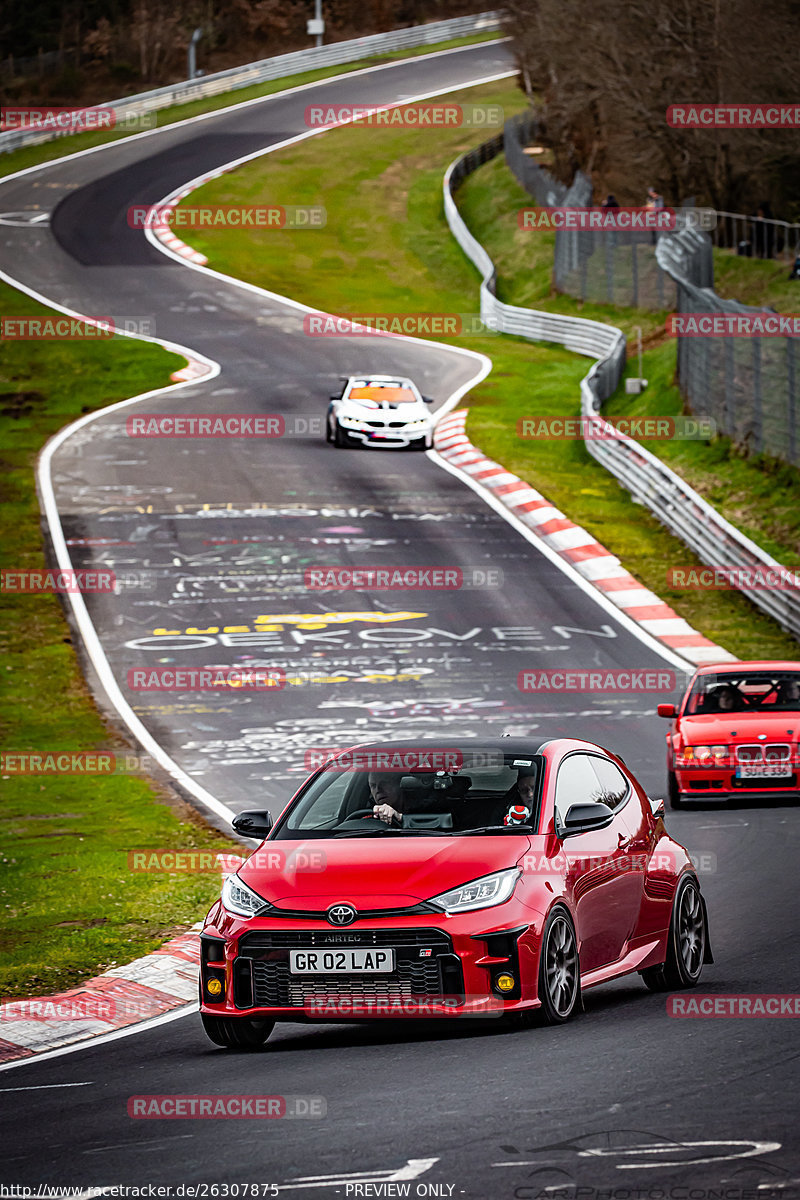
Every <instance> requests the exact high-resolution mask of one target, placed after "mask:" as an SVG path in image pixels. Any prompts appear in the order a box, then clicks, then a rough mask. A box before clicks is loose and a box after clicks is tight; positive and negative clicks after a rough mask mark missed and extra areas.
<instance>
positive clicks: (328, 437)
mask: <svg viewBox="0 0 800 1200" xmlns="http://www.w3.org/2000/svg"><path fill="white" fill-rule="evenodd" d="M325 441H326V442H332V441H333V434H332V433H331V410H330V409H328V415H327V417H326V418H325Z"/></svg>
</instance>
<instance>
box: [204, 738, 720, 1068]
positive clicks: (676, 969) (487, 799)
mask: <svg viewBox="0 0 800 1200" xmlns="http://www.w3.org/2000/svg"><path fill="white" fill-rule="evenodd" d="M662 818H663V803H662V802H660V801H659V802H654V801H650V800H649V799H648V797H647V796H646V795H645V793H644V791H643V789H642V788H641V786H640V785H639V784H638V783H637V781H636V779H635V778H634V777H633V775H631V773H630V771H629V770H628V769H627V767H626V766H625V765H624V763H623V762H622V760H621V759H619V758H617V757H615V756H614V755H612V754H610V753H609V752H608V751H606V750H603V749H601V748H600V747H599V746H595V745H592V744H591V743H589V742H584V741H577V740H573V739H555V740H549V741H534V742H530V741H521V740H517V739H505V738H504V739H500V740H498V741H487V742H482V743H480V744H477V745H476V744H475V743H470V744H468V745H463V744H458V743H456V744H454V745H453V744H451V745H449V746H445V747H440V746H435V745H433V744H428V743H423V744H422V745H420V743H416V744H414V745H411V744H409V743H407V742H393V743H392V744H391V745H384V746H380V747H378V746H362V747H356V748H355V749H353V750H349V751H343V752H341V753H340V754H338V755H336V757H335V758H333V759H332V760H331V761H329V762H327V763H326V765H324V766H323V767H321V768H320V769H319V770H317V771H316V772H315V773H314V774H313V775H312V776H311V777H310V778H309V779H308V781H307V782H306V783H305V784H304V785H303V786H302V787H301V788H300V790H299V792H298V793H297V794H296V796H295V797H294V798H293V799H292V800H291V801H290V803H289V804H288V806H287V807H286V809H285V810H284V812H283V813H282V814H281V816H280V817H279V818H278V821H277V822H276V824H275V825H274V826H273V825H272V820H271V818H270V815H269V814H268V813H266V812H259V811H254V812H248V813H241V814H239V815H238V816H237V817H236V818H235V820H234V822H233V824H234V828H235V829H236V830H237V831H238V832H240V833H243V834H246V835H248V836H251V837H257V838H264V839H265V840H264V841H263V842H262V843H261V845H260V846H259V848H258V850H256V851H255V853H254V854H253V855H252V856H251V857H250V858H249V859H248V860H247V862H245V863H244V864H243V865H242V867H241V868H240V869H239V871H238V872H237V873H236V874H235V875H231V876H229V878H228V879H227V880H226V882H225V885H224V887H223V890H222V896H221V898H220V900H219V901H218V902H217V903H216V904H215V905H214V907H213V908H212V909H211V911H210V913H209V914H208V918H207V920H206V925H205V928H204V930H203V933H202V937H201V941H202V965H201V977H200V1000H201V1013H202V1020H203V1025H204V1027H205V1030H206V1033H207V1034H208V1036H209V1037H210V1038H211V1040H212V1041H213V1042H216V1043H217V1044H218V1045H221V1046H230V1047H256V1046H258V1045H260V1044H261V1043H262V1042H264V1041H265V1040H266V1038H267V1037H268V1036H269V1034H270V1032H271V1031H272V1029H273V1026H274V1024H275V1022H276V1021H302V1020H306V1021H338V1020H353V1019H356V1020H364V1019H368V1018H371V1017H381V1016H384V1017H386V1016H390V1017H393V1016H398V1017H399V1016H417V1017H432V1016H471V1017H477V1016H481V1015H499V1016H503V1015H510V1014H514V1013H534V1012H538V1013H539V1014H540V1015H541V1017H542V1018H543V1019H544V1020H545V1021H546V1022H550V1023H557V1022H562V1021H566V1020H567V1019H568V1018H569V1017H570V1016H571V1015H572V1013H573V1012H574V1010H575V1008H576V1006H578V1005H579V1002H580V994H581V989H582V988H589V987H594V986H595V985H597V984H600V983H604V982H606V981H607V980H610V979H615V978H617V977H618V976H620V975H626V974H629V973H631V972H634V971H638V972H639V973H640V974H641V975H642V978H643V979H644V982H645V983H646V984H647V986H648V987H649V988H650V989H651V990H666V989H674V988H682V987H689V986H692V985H693V984H696V983H697V981H698V979H699V977H700V972H701V970H702V966H703V963H704V962H711V961H713V960H712V958H711V952H710V946H709V940H708V927H707V917H706V909H705V903H704V901H703V898H702V896H701V895H700V887H699V884H698V881H697V877H696V875H695V871H694V869H693V866H692V862H691V859H690V857H689V855H688V853H687V851H686V850H685V849H684V848H683V847H682V846H680V845H679V844H678V843H677V842H675V841H674V840H673V839H672V838H671V837H670V836H669V834H668V833H667V831H666V829H665V828H664V822H663V819H662Z"/></svg>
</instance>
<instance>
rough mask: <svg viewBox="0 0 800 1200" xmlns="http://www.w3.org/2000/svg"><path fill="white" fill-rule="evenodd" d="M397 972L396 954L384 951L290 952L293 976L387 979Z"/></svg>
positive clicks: (332, 947)
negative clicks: (362, 976)
mask: <svg viewBox="0 0 800 1200" xmlns="http://www.w3.org/2000/svg"><path fill="white" fill-rule="evenodd" d="M393 970H394V950H387V949H384V948H381V949H375V948H374V947H372V948H367V947H364V948H363V949H361V948H360V949H357V950H356V949H350V948H349V947H348V948H347V949H345V948H344V947H341V948H340V947H338V946H331V947H329V948H328V949H327V950H290V951H289V971H290V972H291V974H292V975H328V974H330V975H387V974H388V973H389V972H390V971H393Z"/></svg>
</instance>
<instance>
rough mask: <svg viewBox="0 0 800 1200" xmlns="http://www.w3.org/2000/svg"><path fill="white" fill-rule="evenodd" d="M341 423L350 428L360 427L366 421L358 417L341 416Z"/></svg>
mask: <svg viewBox="0 0 800 1200" xmlns="http://www.w3.org/2000/svg"><path fill="white" fill-rule="evenodd" d="M339 424H340V425H345V426H346V427H347V428H348V429H360V428H361V426H362V425H363V424H364V422H363V421H359V420H358V419H357V418H356V417H339Z"/></svg>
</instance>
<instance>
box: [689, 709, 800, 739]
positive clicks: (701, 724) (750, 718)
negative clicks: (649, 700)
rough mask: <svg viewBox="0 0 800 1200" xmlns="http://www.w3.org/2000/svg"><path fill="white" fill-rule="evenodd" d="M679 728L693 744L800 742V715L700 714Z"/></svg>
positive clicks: (790, 713)
mask: <svg viewBox="0 0 800 1200" xmlns="http://www.w3.org/2000/svg"><path fill="white" fill-rule="evenodd" d="M679 729H680V732H681V734H682V736H683V740H684V741H685V742H688V743H689V745H695V746H697V745H701V746H702V745H708V744H709V743H713V742H752V741H775V740H777V741H782V742H787V741H788V742H794V741H797V737H798V731H800V713H794V712H784V713H770V714H769V715H767V714H765V713H755V712H753V713H698V714H697V716H695V717H682V718H681V720H680V722H679ZM762 733H764V734H766V738H759V734H762Z"/></svg>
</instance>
